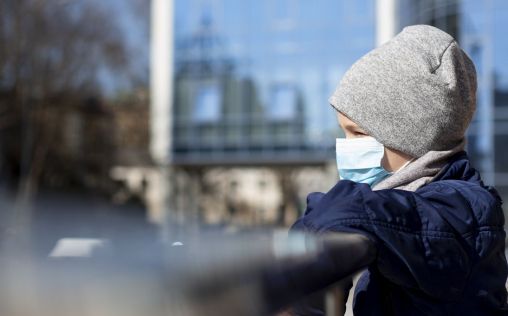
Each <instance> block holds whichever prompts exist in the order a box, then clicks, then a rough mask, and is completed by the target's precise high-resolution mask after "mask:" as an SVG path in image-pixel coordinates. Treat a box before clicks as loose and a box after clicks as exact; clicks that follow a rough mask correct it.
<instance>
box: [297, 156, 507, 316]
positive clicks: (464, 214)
mask: <svg viewBox="0 0 508 316" xmlns="http://www.w3.org/2000/svg"><path fill="white" fill-rule="evenodd" d="M501 203H502V202H501V199H500V197H499V195H498V194H497V192H496V190H495V189H493V188H492V187H487V186H485V185H484V184H483V182H482V180H481V178H480V175H479V173H478V172H477V171H476V170H475V169H474V168H473V167H472V166H471V164H470V162H469V160H468V157H467V154H466V153H465V152H460V153H458V154H456V155H455V156H454V157H452V158H451V159H450V161H449V163H448V164H447V165H446V166H445V167H444V168H443V169H442V170H441V172H440V173H439V175H438V176H437V178H436V179H435V180H434V181H433V182H431V183H429V184H427V185H425V186H423V187H421V188H420V189H418V190H417V191H415V192H407V191H403V190H397V189H390V190H379V191H372V190H371V188H370V187H369V186H368V185H366V184H360V183H355V182H352V181H347V180H342V181H339V182H338V183H337V184H336V185H335V186H334V187H333V188H332V189H331V190H330V191H329V192H327V193H326V194H323V193H311V194H310V195H309V196H308V197H307V204H308V206H307V210H306V212H305V214H304V216H303V217H301V218H300V219H299V220H298V221H297V222H296V223H295V225H294V226H293V228H292V229H298V230H304V231H307V232H310V233H315V234H321V233H324V232H330V231H349V232H357V233H362V234H366V235H367V236H369V237H370V238H371V239H372V240H373V241H374V242H375V244H376V246H377V249H378V252H377V258H376V260H375V261H374V262H373V263H372V264H371V265H370V266H369V267H368V270H367V272H365V273H364V274H363V275H362V277H361V279H360V280H359V282H358V284H357V286H356V292H355V299H354V314H355V316H366V315H404V316H407V315H434V316H436V315H446V316H452V315H460V316H465V315H508V307H507V303H506V299H507V293H506V288H505V281H506V277H507V271H508V270H507V263H506V258H505V253H504V250H505V232H504V229H503V226H504V216H503V211H502V208H501Z"/></svg>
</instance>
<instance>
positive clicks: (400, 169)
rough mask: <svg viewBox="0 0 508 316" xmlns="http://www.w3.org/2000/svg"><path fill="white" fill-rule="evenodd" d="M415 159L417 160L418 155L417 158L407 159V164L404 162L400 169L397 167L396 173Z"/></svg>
mask: <svg viewBox="0 0 508 316" xmlns="http://www.w3.org/2000/svg"><path fill="white" fill-rule="evenodd" d="M415 160H416V157H415V158H413V159H411V160H409V161H407V162H406V163H405V164H403V165H402V166H401V167H400V168H399V169H397V171H395V172H394V173H397V172H399V171H401V170H402V169H404V168H405V167H406V166H407V165H409V164H410V163H412V162H413V161H415Z"/></svg>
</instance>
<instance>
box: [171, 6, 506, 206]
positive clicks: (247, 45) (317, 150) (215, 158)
mask: <svg viewBox="0 0 508 316" xmlns="http://www.w3.org/2000/svg"><path fill="white" fill-rule="evenodd" d="M397 3H398V19H399V21H398V27H399V29H402V28H403V27H404V26H406V25H411V24H420V23H424V24H432V25H435V26H437V27H439V28H441V29H443V30H445V31H447V32H449V33H451V34H452V35H453V36H455V37H456V38H457V39H458V40H459V42H460V44H461V46H462V47H463V48H464V49H465V50H466V52H467V53H468V54H469V55H470V56H471V58H472V59H473V60H474V62H475V65H476V67H477V72H478V109H477V113H476V116H475V118H474V121H473V123H472V124H471V127H470V128H469V130H468V148H467V149H468V152H469V154H470V157H471V159H472V161H473V163H474V165H475V166H477V167H478V169H480V170H481V171H482V173H483V175H484V178H485V181H486V182H487V183H488V184H494V185H496V187H498V189H499V190H500V192H501V193H502V195H503V196H508V162H507V159H508V55H507V54H506V52H507V51H508V41H506V40H505V34H504V32H505V31H504V30H505V29H506V26H507V24H508V22H507V21H508V2H507V1H503V0H485V1H476V0H400V1H398V2H397ZM375 10H376V1H375V0H361V1H347V0H320V1H304V0H279V1H271V0H245V1H234V0H217V1H207V0H193V1H186V0H175V83H174V84H175V103H174V104H175V106H174V144H173V146H174V147H173V152H174V162H175V163H176V164H194V165H201V164H205V165H206V164H221V165H225V164H254V165H259V164H277V163H280V164H291V163H299V164H311V163H323V162H325V161H327V160H333V159H334V150H333V146H334V139H335V138H336V137H337V136H340V133H341V132H340V130H339V129H338V127H337V124H336V119H335V112H334V111H333V110H332V109H331V108H330V107H329V105H328V100H327V99H328V97H329V95H330V94H331V93H332V92H333V90H334V88H335V86H336V85H337V84H338V82H339V80H340V78H341V77H342V75H343V74H344V72H345V71H346V70H347V69H348V68H349V67H350V66H351V64H352V63H354V61H356V60H357V59H358V58H359V57H361V56H362V55H363V54H365V53H366V52H368V51H369V50H371V49H372V48H373V47H374V45H375V28H376V24H375V23H376V21H375Z"/></svg>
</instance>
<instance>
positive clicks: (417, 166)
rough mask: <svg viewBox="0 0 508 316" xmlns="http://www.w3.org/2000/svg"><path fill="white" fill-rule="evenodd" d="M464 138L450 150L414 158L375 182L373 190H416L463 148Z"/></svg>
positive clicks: (432, 178)
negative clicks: (391, 173)
mask: <svg viewBox="0 0 508 316" xmlns="http://www.w3.org/2000/svg"><path fill="white" fill-rule="evenodd" d="M465 145H466V140H465V139H463V140H462V142H460V143H459V144H458V145H457V146H455V147H454V148H452V149H450V150H443V151H429V152H428V153H426V154H425V155H423V156H421V157H419V158H418V159H416V160H413V161H411V162H410V163H409V164H408V165H406V166H405V167H404V168H402V170H400V171H397V172H395V173H394V174H393V175H392V176H390V177H388V178H386V179H384V180H383V181H381V182H379V183H378V184H376V185H375V186H374V187H373V188H372V189H373V190H383V189H400V190H405V191H412V192H414V191H416V190H417V189H418V188H420V187H422V186H424V185H426V184H427V183H429V182H431V181H432V180H434V178H435V177H436V176H437V174H438V173H439V171H440V170H441V169H442V168H443V167H444V166H445V165H446V164H447V162H448V160H449V158H450V157H451V156H453V155H455V154H456V153H458V152H459V151H462V150H464V147H465Z"/></svg>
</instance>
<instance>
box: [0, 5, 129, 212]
mask: <svg viewBox="0 0 508 316" xmlns="http://www.w3.org/2000/svg"><path fill="white" fill-rule="evenodd" d="M118 21H119V19H118V17H117V16H116V12H114V11H112V10H111V9H109V10H108V9H107V8H106V7H105V6H103V5H101V4H100V2H99V1H92V0H2V1H1V2H0V175H1V176H0V178H1V179H2V180H0V181H5V179H10V180H11V181H10V182H11V184H15V187H17V188H18V202H19V204H25V203H26V202H27V201H29V200H30V197H31V196H32V195H33V193H34V192H35V191H36V190H37V187H38V185H39V183H40V181H41V174H42V173H43V171H44V170H45V168H47V167H48V165H50V164H51V163H55V161H53V160H52V159H49V157H51V156H52V153H55V152H57V151H58V147H59V146H61V144H59V143H58V141H59V139H61V137H60V136H61V133H63V130H62V125H63V124H62V116H63V114H64V113H65V108H68V107H70V106H73V105H76V104H77V103H80V102H83V100H85V99H87V98H90V97H91V96H93V97H95V98H100V96H101V93H102V92H103V91H105V90H107V89H105V88H104V87H105V86H106V87H108V86H109V87H110V86H113V85H114V84H115V83H116V82H117V81H116V80H115V78H127V79H129V80H130V78H132V72H131V67H130V58H129V57H130V53H129V47H128V44H127V43H126V40H125V35H124V33H123V32H122V29H121V26H120V23H119V22H118ZM112 78H113V79H112ZM99 137H100V136H99ZM20 209H23V207H21V208H20ZM25 215H26V214H25ZM25 215H23V214H22V215H21V218H22V221H23V220H26V218H27V217H28V216H25Z"/></svg>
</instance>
